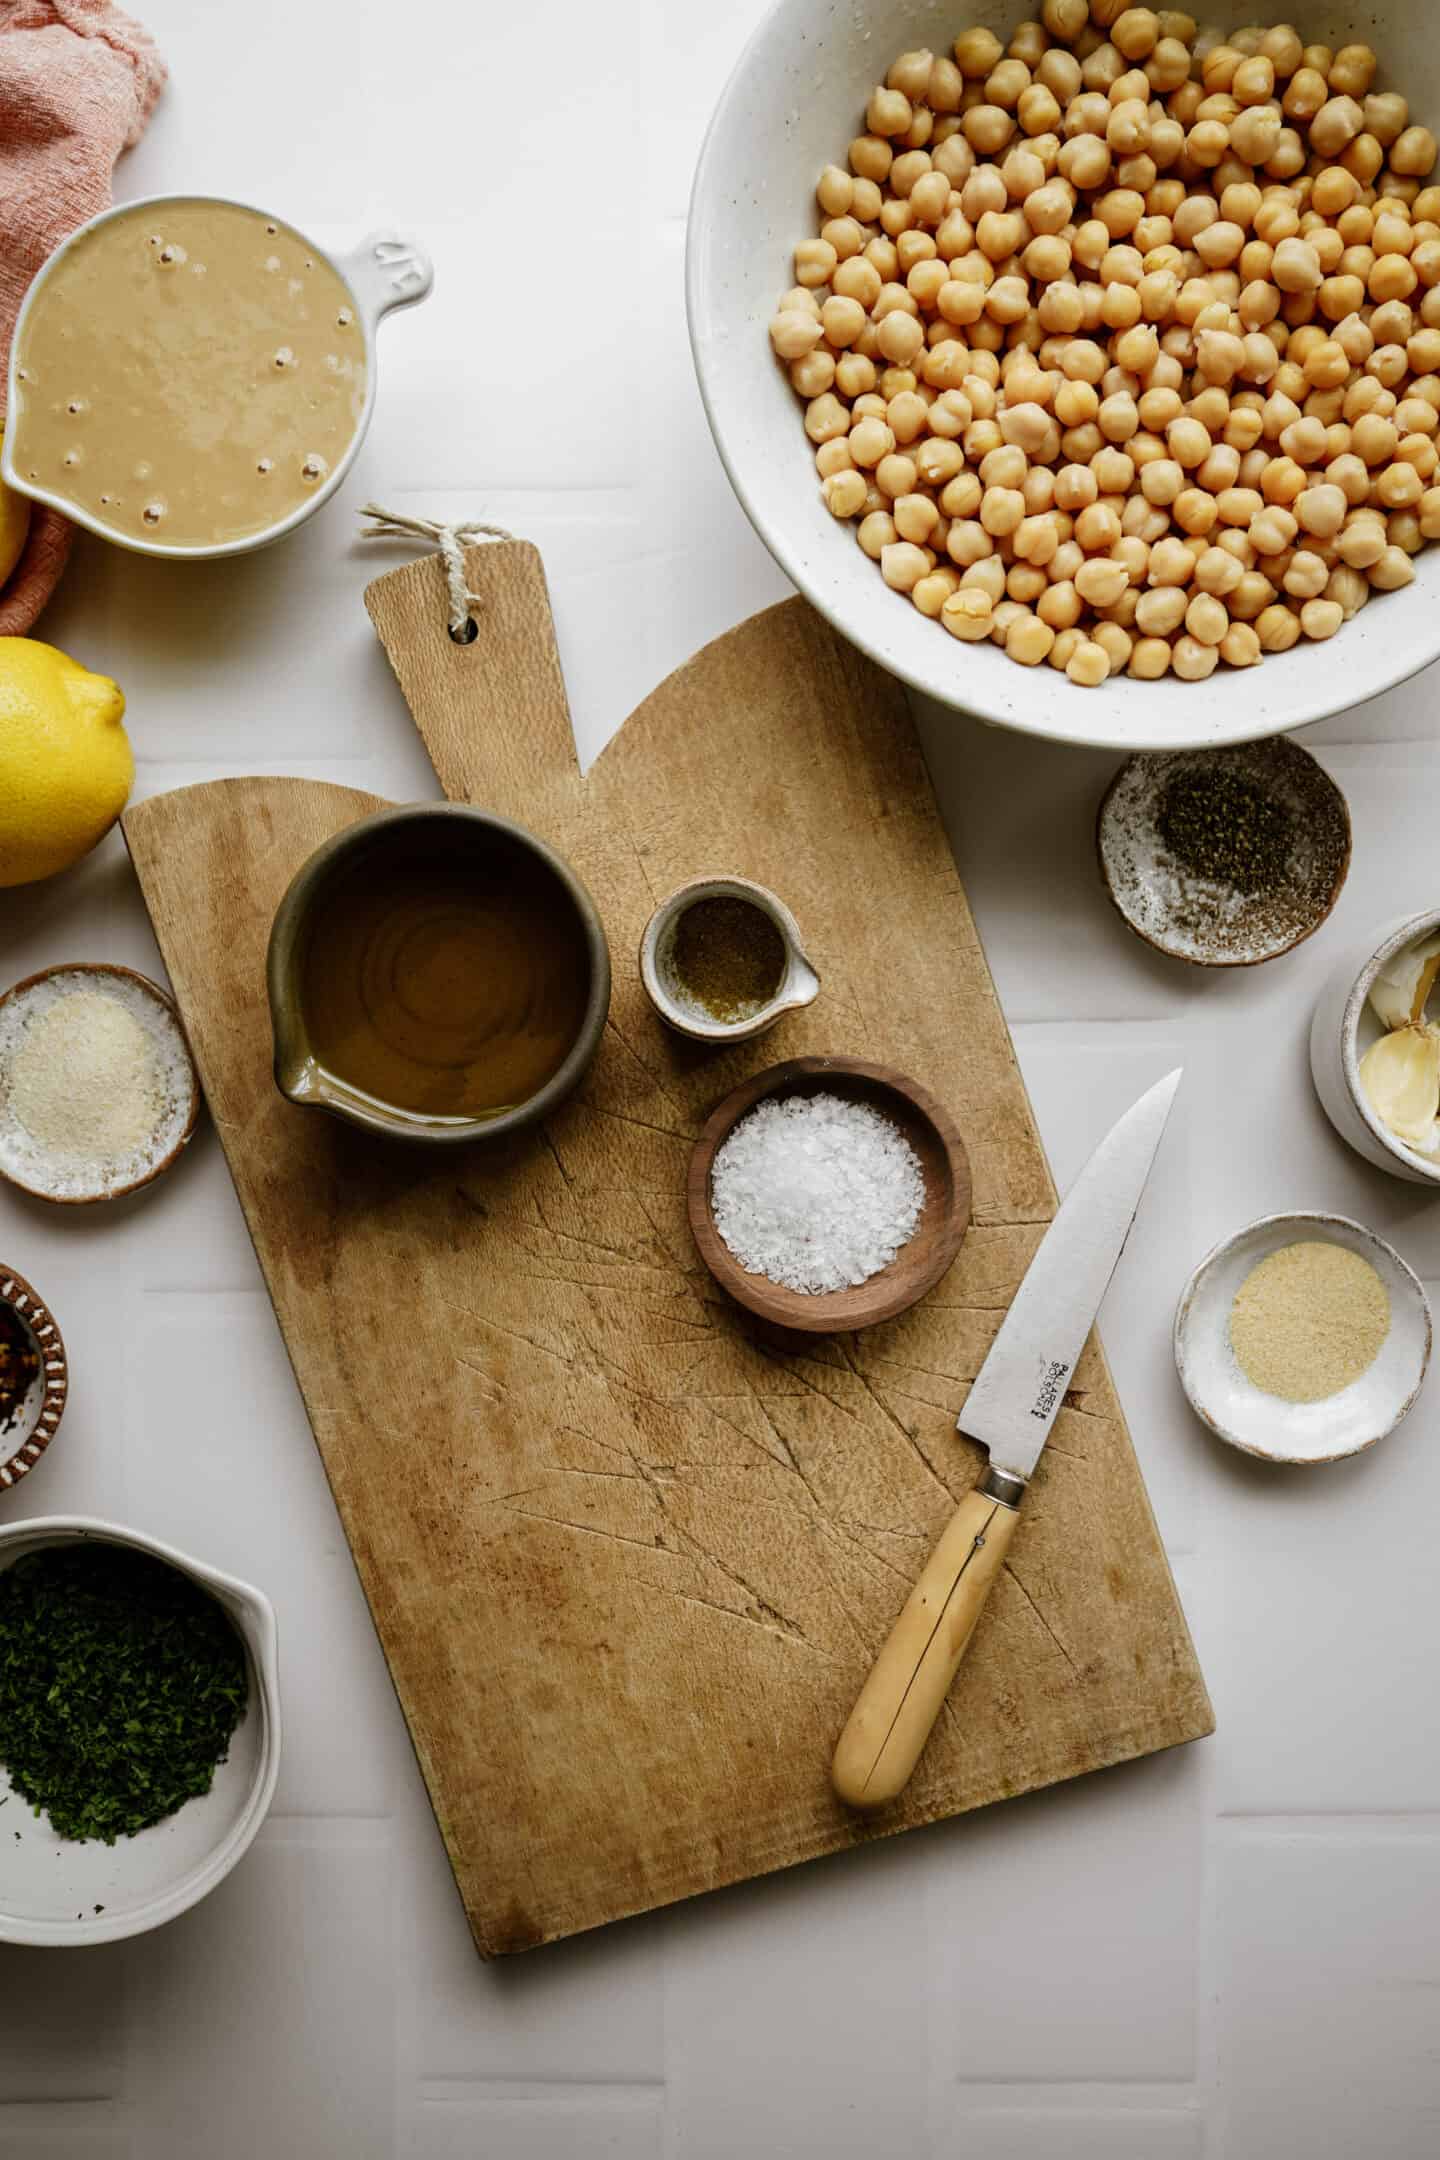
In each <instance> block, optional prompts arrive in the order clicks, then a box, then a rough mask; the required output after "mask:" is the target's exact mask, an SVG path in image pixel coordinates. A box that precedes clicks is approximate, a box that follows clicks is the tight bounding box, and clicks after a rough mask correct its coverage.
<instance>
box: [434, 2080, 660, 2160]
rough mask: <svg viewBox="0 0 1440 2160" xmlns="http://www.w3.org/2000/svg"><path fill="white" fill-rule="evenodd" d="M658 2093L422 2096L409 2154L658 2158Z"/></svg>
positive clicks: (591, 2090)
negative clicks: (452, 2097)
mask: <svg viewBox="0 0 1440 2160" xmlns="http://www.w3.org/2000/svg"><path fill="white" fill-rule="evenodd" d="M662 2108H663V2101H662V2095H661V2094H660V2093H659V2092H658V2091H650V2092H643V2091H642V2092H627V2091H625V2090H623V2089H619V2088H613V2089H608V2090H607V2088H606V2087H605V2086H603V2085H601V2086H594V2085H592V2086H588V2087H586V2088H584V2089H576V2090H573V2091H561V2090H558V2089H557V2088H556V2087H554V2086H549V2087H543V2086H542V2087H540V2088H538V2089H537V2090H534V2091H531V2092H527V2093H493V2092H492V2093H488V2094H486V2095H485V2096H484V2097H483V2098H473V2097H469V2096H461V2097H457V2098H454V2099H451V2098H436V2097H434V2096H431V2095H427V2096H426V2097H425V2098H424V2099H423V2100H422V2101H421V2103H420V2105H419V2107H418V2108H417V2109H416V2111H415V2118H414V2122H413V2125H412V2127H411V2131H410V2140H409V2142H408V2143H407V2144H406V2145H405V2146H404V2147H403V2148H402V2150H403V2151H404V2152H405V2154H406V2155H407V2160H500V2156H501V2155H502V2154H503V2155H504V2160H591V2155H592V2154H593V2155H596V2156H613V2160H661V2155H662V2153H663V2151H664V2119H663V2113H662Z"/></svg>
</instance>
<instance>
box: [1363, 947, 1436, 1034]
mask: <svg viewBox="0 0 1440 2160" xmlns="http://www.w3.org/2000/svg"><path fill="white" fill-rule="evenodd" d="M1437 973H1440V930H1436V931H1432V932H1431V933H1430V935H1429V937H1424V938H1421V939H1419V940H1418V942H1417V943H1415V944H1414V945H1407V946H1406V947H1405V948H1404V950H1403V952H1398V953H1396V955H1395V957H1394V959H1393V960H1391V961H1390V963H1389V965H1388V966H1387V967H1385V968H1384V969H1383V970H1382V971H1381V973H1380V974H1378V975H1377V976H1376V978H1375V980H1374V982H1373V983H1372V984H1371V985H1370V1005H1371V1008H1372V1010H1373V1011H1374V1013H1375V1015H1376V1017H1377V1018H1378V1020H1379V1021H1380V1024H1381V1026H1382V1027H1386V1028H1403V1027H1418V1026H1419V1025H1420V1022H1421V1021H1422V1020H1423V1019H1424V1017H1425V1002H1426V1000H1427V998H1428V997H1429V995H1430V992H1431V990H1432V989H1433V988H1434V985H1435V977H1436V974H1437Z"/></svg>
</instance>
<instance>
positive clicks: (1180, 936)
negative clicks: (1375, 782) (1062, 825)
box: [1095, 736, 1350, 967]
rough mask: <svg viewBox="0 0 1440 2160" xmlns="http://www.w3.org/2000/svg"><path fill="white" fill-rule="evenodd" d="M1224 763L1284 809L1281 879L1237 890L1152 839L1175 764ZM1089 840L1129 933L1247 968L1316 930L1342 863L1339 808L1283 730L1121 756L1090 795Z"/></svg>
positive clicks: (1345, 813)
mask: <svg viewBox="0 0 1440 2160" xmlns="http://www.w3.org/2000/svg"><path fill="white" fill-rule="evenodd" d="M1222 769H1228V770H1229V771H1230V772H1231V773H1234V774H1236V775H1238V776H1239V777H1240V778H1241V779H1243V780H1245V781H1248V782H1249V783H1250V785H1251V786H1252V787H1254V788H1256V789H1258V790H1259V791H1260V792H1261V793H1262V794H1264V795H1265V796H1266V797H1268V798H1269V800H1271V801H1272V802H1274V803H1276V804H1277V805H1279V806H1280V807H1281V808H1282V809H1284V810H1286V811H1288V812H1289V813H1290V815H1291V817H1292V819H1293V840H1292V844H1291V850H1290V857H1289V861H1288V863H1287V865H1286V873H1285V878H1284V882H1283V883H1282V884H1281V885H1280V887H1279V889H1278V890H1276V891H1273V892H1269V893H1263V894H1262V893H1255V894H1246V893H1243V892H1240V891H1237V890H1236V888H1235V887H1234V886H1233V885H1228V884H1222V883H1220V882H1219V881H1217V880H1216V879H1214V878H1208V877H1199V876H1197V875H1196V874H1195V873H1194V872H1193V871H1191V870H1188V869H1186V868H1185V867H1184V866H1183V865H1181V864H1180V863H1178V862H1177V861H1176V860H1175V857H1174V856H1173V855H1172V854H1171V853H1170V851H1169V849H1168V848H1167V847H1166V845H1165V842H1164V840H1163V839H1162V837H1161V832H1160V827H1159V819H1160V815H1161V811H1162V805H1163V802H1164V797H1165V790H1166V788H1167V787H1168V786H1169V785H1170V783H1171V782H1172V781H1173V780H1174V778H1175V777H1176V776H1177V775H1179V774H1182V773H1191V772H1210V771H1217V772H1218V771H1220V770H1222ZM1095 839H1096V847H1097V849H1098V851H1099V856H1100V874H1101V876H1102V877H1103V879H1104V881H1105V889H1106V891H1107V892H1108V893H1109V895H1110V898H1111V899H1112V900H1113V901H1114V903H1115V906H1116V907H1117V909H1118V910H1119V912H1120V914H1121V915H1122V916H1123V917H1124V919H1125V921H1126V922H1127V923H1128V924H1129V925H1130V928H1131V929H1132V930H1133V931H1134V932H1135V935H1136V936H1137V937H1140V938H1143V939H1144V940H1145V942H1146V944H1147V945H1153V946H1154V947H1155V949H1156V950H1157V951H1158V952H1163V953H1168V954H1170V955H1171V957H1172V958H1174V959H1176V960H1188V961H1190V962H1192V963H1193V964H1194V965H1195V966H1197V967H1254V966H1256V965H1257V964H1258V963H1259V962H1260V961H1262V960H1274V959H1275V958H1276V957H1277V956H1278V955H1279V954H1280V953H1285V952H1290V951H1291V950H1293V948H1294V947H1295V946H1296V945H1299V944H1302V943H1303V942H1304V940H1305V939H1306V938H1307V937H1309V936H1311V934H1312V933H1313V932H1314V931H1316V930H1318V929H1319V927H1320V925H1321V923H1322V922H1324V920H1325V918H1326V916H1327V915H1328V914H1329V913H1330V910H1331V909H1332V908H1333V907H1334V905H1335V902H1336V900H1337V899H1338V898H1339V896H1340V889H1341V887H1342V886H1343V884H1344V883H1345V874H1346V872H1347V871H1348V869H1349V867H1350V812H1349V810H1348V809H1347V807H1346V803H1345V798H1344V796H1343V795H1342V794H1341V792H1340V790H1339V788H1338V787H1337V786H1336V785H1335V782H1334V781H1333V780H1332V779H1331V778H1330V775H1329V774H1328V773H1327V772H1326V771H1325V769H1324V767H1323V766H1321V765H1319V764H1317V762H1316V760H1315V759H1314V758H1313V757H1311V755H1310V753H1309V751H1308V750H1302V749H1301V748H1300V747H1299V745H1298V744H1296V743H1293V742H1290V741H1288V740H1286V739H1285V738H1284V737H1283V736H1282V737H1278V738H1277V739H1275V740H1274V741H1271V742H1257V743H1241V744H1238V745H1236V746H1235V747H1233V748H1227V749H1217V750H1176V751H1160V752H1156V753H1153V754H1143V755H1140V756H1137V757H1132V758H1130V759H1129V760H1128V762H1127V763H1126V764H1124V765H1122V766H1121V768H1120V770H1119V772H1117V773H1116V775H1115V777H1114V779H1113V780H1112V781H1111V783H1110V785H1109V787H1108V788H1107V789H1106V791H1105V795H1104V798H1103V800H1102V802H1101V804H1100V813H1099V816H1098V818H1097V820H1096V831H1095Z"/></svg>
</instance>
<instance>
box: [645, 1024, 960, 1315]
mask: <svg viewBox="0 0 1440 2160" xmlns="http://www.w3.org/2000/svg"><path fill="white" fill-rule="evenodd" d="M686 1197H687V1203H688V1207H689V1214H690V1228H691V1231H692V1233H693V1234H694V1238H695V1243H696V1245H697V1246H698V1247H699V1249H700V1256H701V1258H702V1259H703V1260H704V1262H705V1265H706V1266H707V1267H708V1268H709V1270H710V1272H711V1274H712V1275H713V1276H714V1278H715V1280H716V1282H717V1283H719V1285H720V1287H721V1289H722V1290H725V1291H728V1293H729V1294H730V1296H731V1297H732V1298H734V1300H735V1302H736V1303H737V1304H738V1305H743V1306H745V1307H746V1309H747V1310H748V1311H750V1312H753V1313H755V1314H757V1315H758V1316H759V1318H760V1319H762V1320H768V1321H770V1322H771V1323H772V1324H774V1325H775V1326H777V1327H782V1328H792V1329H796V1330H798V1331H799V1332H801V1333H802V1334H807V1335H838V1334H844V1333H846V1332H848V1331H849V1330H851V1329H854V1328H862V1327H873V1326H874V1325H875V1323H876V1322H877V1321H879V1320H893V1319H894V1318H895V1316H896V1314H897V1313H902V1312H906V1311H908V1309H909V1308H910V1306H912V1305H914V1304H916V1303H918V1301H919V1300H920V1299H921V1298H922V1297H924V1295H925V1293H926V1291H927V1290H931V1289H933V1288H934V1286H935V1284H936V1283H937V1282H939V1280H940V1278H941V1276H942V1275H943V1274H944V1273H945V1270H946V1269H947V1268H948V1267H949V1265H950V1263H951V1261H952V1260H953V1259H954V1258H955V1255H956V1253H957V1252H958V1251H959V1250H960V1241H961V1239H962V1238H963V1237H964V1235H965V1232H966V1229H967V1228H968V1226H969V1222H970V1164H969V1159H968V1158H967V1156H966V1153H965V1143H964V1141H963V1140H962V1139H961V1137H960V1135H959V1133H958V1131H957V1130H956V1128H955V1125H954V1123H953V1122H952V1120H951V1118H950V1116H949V1113H948V1112H947V1111H946V1110H945V1109H944V1108H943V1107H942V1106H941V1105H940V1104H939V1103H938V1102H936V1100H935V1098H934V1096H933V1095H931V1094H930V1093H929V1092H928V1091H927V1090H926V1089H925V1088H922V1087H921V1086H919V1085H918V1083H917V1082H915V1081H914V1080H909V1079H907V1078H906V1077H905V1075H904V1074H903V1073H898V1072H892V1071H891V1070H890V1069H889V1067H888V1066H884V1065H871V1064H868V1063H866V1062H865V1061H864V1060H863V1059H861V1058H846V1057H802V1058H791V1059H790V1060H789V1061H788V1063H786V1064H784V1065H771V1066H769V1067H767V1069H766V1070H765V1071H764V1072H759V1073H756V1074H755V1075H754V1076H753V1077H752V1078H751V1079H749V1080H746V1081H743V1082H742V1083H741V1085H740V1086H739V1087H737V1088H734V1089H732V1090H731V1092H730V1094H728V1095H727V1096H726V1097H725V1099H724V1100H723V1102H720V1103H717V1105H716V1107H715V1109H714V1110H713V1111H712V1112H711V1114H710V1116H709V1118H708V1119H707V1121H706V1123H705V1126H704V1129H703V1130H702V1132H701V1134H700V1137H699V1139H698V1140H697V1141H696V1143H695V1150H694V1153H693V1154H692V1156H691V1158H690V1174H689V1179H688V1184H687V1194H686Z"/></svg>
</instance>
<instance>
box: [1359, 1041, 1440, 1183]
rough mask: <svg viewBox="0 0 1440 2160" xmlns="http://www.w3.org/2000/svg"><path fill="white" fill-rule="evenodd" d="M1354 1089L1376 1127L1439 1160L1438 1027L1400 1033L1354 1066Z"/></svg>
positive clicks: (1376, 1045) (1374, 1046)
mask: <svg viewBox="0 0 1440 2160" xmlns="http://www.w3.org/2000/svg"><path fill="white" fill-rule="evenodd" d="M1360 1085H1361V1087H1362V1089H1363V1090H1364V1093H1365V1099H1366V1101H1367V1102H1368V1103H1369V1105H1370V1107H1371V1109H1372V1110H1373V1111H1374V1113H1375V1115H1376V1117H1377V1118H1379V1120H1380V1122H1381V1124H1382V1125H1383V1126H1385V1128H1386V1130H1387V1131H1389V1132H1392V1133H1394V1135H1395V1137H1396V1139H1397V1140H1403V1141H1404V1142H1405V1145H1406V1146H1407V1147H1411V1148H1414V1150H1415V1152H1416V1153H1417V1154H1419V1155H1435V1156H1440V1027H1433V1026H1420V1027H1400V1028H1396V1029H1395V1030H1394V1032H1393V1033H1392V1034H1389V1035H1382V1036H1381V1037H1380V1040H1379V1041H1378V1042H1374V1043H1372V1044H1371V1045H1370V1048H1369V1049H1368V1050H1367V1051H1366V1053H1365V1055H1364V1057H1363V1058H1361V1060H1360Z"/></svg>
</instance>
